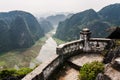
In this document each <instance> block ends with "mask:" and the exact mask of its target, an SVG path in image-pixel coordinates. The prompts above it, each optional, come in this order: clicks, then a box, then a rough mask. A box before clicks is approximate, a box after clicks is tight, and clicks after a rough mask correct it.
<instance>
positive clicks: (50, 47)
mask: <svg viewBox="0 0 120 80" xmlns="http://www.w3.org/2000/svg"><path fill="white" fill-rule="evenodd" d="M51 34H52V35H53V34H55V30H54V31H52V32H51ZM46 36H47V37H48V39H47V40H46V42H45V44H44V45H43V46H42V48H41V49H40V52H39V54H38V56H37V57H36V58H35V60H34V62H33V61H31V62H30V68H34V67H35V66H36V62H35V61H37V62H39V63H43V62H44V61H46V60H48V59H49V58H50V57H52V56H54V55H56V47H57V43H56V42H55V40H54V39H53V38H52V37H51V35H49V34H46Z"/></svg>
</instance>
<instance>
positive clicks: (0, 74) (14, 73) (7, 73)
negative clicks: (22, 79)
mask: <svg viewBox="0 0 120 80" xmlns="http://www.w3.org/2000/svg"><path fill="white" fill-rule="evenodd" d="M32 70H33V69H30V68H21V69H19V70H16V69H5V70H2V71H0V80H2V79H4V78H10V77H19V76H25V75H26V74H28V73H29V72H31V71H32Z"/></svg>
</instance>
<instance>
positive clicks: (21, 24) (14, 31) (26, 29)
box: [0, 11, 44, 52]
mask: <svg viewBox="0 0 120 80" xmlns="http://www.w3.org/2000/svg"><path fill="white" fill-rule="evenodd" d="M42 36H44V32H43V30H42V28H41V26H40V24H39V23H38V21H37V20H36V18H35V17H34V16H33V15H32V14H30V13H28V12H24V11H10V12H6V13H0V52H2V51H9V50H13V49H20V48H27V47H30V46H31V45H33V44H34V43H35V41H36V40H38V39H39V38H40V37H42Z"/></svg>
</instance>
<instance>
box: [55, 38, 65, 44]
mask: <svg viewBox="0 0 120 80" xmlns="http://www.w3.org/2000/svg"><path fill="white" fill-rule="evenodd" d="M53 39H54V40H55V41H56V43H57V44H58V45H60V44H63V43H65V41H63V40H60V39H58V38H55V37H53Z"/></svg>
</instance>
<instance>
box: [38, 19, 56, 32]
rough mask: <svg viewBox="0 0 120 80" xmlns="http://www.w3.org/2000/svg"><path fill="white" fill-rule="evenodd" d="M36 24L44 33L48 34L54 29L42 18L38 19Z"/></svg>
mask: <svg viewBox="0 0 120 80" xmlns="http://www.w3.org/2000/svg"><path fill="white" fill-rule="evenodd" d="M38 22H39V23H40V25H41V27H42V29H43V30H44V33H48V32H49V31H51V30H53V28H54V27H53V25H52V23H51V22H50V21H47V20H46V19H44V18H38Z"/></svg>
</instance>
